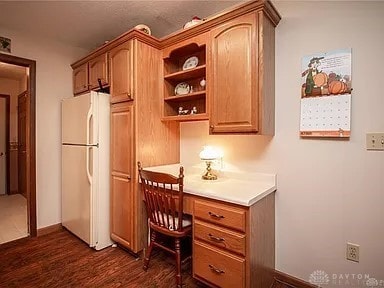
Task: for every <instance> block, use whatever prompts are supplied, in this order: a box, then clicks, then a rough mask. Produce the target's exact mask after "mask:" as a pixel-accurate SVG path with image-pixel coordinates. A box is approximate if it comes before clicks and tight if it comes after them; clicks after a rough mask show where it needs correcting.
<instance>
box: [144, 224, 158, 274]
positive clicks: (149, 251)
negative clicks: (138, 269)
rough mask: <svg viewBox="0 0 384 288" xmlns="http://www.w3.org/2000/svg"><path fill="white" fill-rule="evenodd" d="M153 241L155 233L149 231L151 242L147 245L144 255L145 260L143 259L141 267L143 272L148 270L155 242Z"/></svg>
mask: <svg viewBox="0 0 384 288" xmlns="http://www.w3.org/2000/svg"><path fill="white" fill-rule="evenodd" d="M155 240H156V232H155V231H151V242H150V244H149V247H148V250H147V253H146V255H145V258H144V265H143V269H144V271H147V269H148V265H149V260H150V259H151V253H152V249H153V243H154V242H155Z"/></svg>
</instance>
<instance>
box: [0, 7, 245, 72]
mask: <svg viewBox="0 0 384 288" xmlns="http://www.w3.org/2000/svg"><path fill="white" fill-rule="evenodd" d="M240 2H244V0H238V1H236V0H235V1H231V0H221V1H201V0H197V1H190V0H179V1H145V0H144V1H90V0H88V1H54V0H50V1H0V27H2V28H5V29H6V30H10V31H19V32H20V33H22V34H28V35H30V36H35V37H37V38H46V39H54V40H55V41H59V42H64V43H66V44H68V45H70V46H75V47H81V48H84V49H86V50H89V51H91V50H93V49H95V48H97V47H99V46H100V45H102V44H103V43H104V42H105V41H108V40H112V39H113V38H115V37H117V36H119V35H120V34H122V33H124V32H126V31H128V30H130V29H132V28H133V27H134V26H136V25H138V24H145V25H147V26H149V27H150V29H151V31H152V35H153V36H155V37H157V38H161V37H163V36H166V35H169V34H171V33H172V32H175V31H177V30H179V29H182V27H183V25H184V24H185V23H186V22H187V21H189V20H191V19H192V17H193V16H198V17H200V18H206V17H208V16H211V15H214V14H216V13H218V12H220V11H223V10H225V9H227V8H229V7H232V6H234V5H237V4H239V3H240ZM0 36H3V37H7V36H8V35H0ZM16 68H17V67H16ZM20 73H21V70H20V69H12V66H0V77H5V76H6V77H7V78H19V77H20ZM4 75H5V76H4Z"/></svg>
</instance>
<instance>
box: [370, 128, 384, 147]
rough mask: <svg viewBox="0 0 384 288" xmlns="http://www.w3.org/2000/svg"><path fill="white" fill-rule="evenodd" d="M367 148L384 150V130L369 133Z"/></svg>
mask: <svg viewBox="0 0 384 288" xmlns="http://www.w3.org/2000/svg"><path fill="white" fill-rule="evenodd" d="M366 139H367V150H383V151H384V132H383V133H367V138H366Z"/></svg>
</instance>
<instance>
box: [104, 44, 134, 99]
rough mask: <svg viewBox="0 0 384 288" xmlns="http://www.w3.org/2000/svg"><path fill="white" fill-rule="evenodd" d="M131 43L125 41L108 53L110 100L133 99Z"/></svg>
mask: <svg viewBox="0 0 384 288" xmlns="http://www.w3.org/2000/svg"><path fill="white" fill-rule="evenodd" d="M132 50H133V45H132V41H128V42H125V43H123V44H120V45H119V46H117V47H115V48H113V49H112V50H111V51H110V53H109V65H110V69H109V71H110V74H111V75H110V76H111V79H110V83H111V90H110V92H111V102H112V103H117V102H122V101H127V100H133V95H132V83H133V51H132Z"/></svg>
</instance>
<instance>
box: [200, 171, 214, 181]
mask: <svg viewBox="0 0 384 288" xmlns="http://www.w3.org/2000/svg"><path fill="white" fill-rule="evenodd" d="M201 178H202V179H204V180H216V179H217V176H216V175H215V174H212V173H211V172H210V171H207V172H206V173H205V174H204V175H203V176H201Z"/></svg>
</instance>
